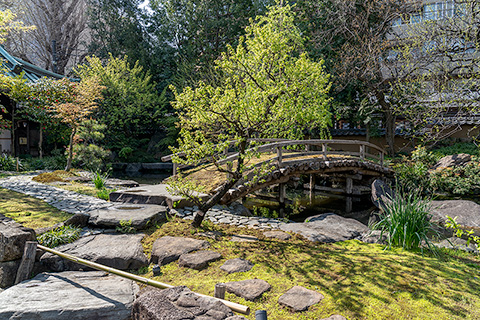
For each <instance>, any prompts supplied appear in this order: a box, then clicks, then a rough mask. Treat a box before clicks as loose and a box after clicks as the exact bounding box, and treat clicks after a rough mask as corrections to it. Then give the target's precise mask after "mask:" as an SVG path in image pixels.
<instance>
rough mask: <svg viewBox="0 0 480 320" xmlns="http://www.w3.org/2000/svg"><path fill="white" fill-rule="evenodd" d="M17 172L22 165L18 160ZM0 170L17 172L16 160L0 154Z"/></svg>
mask: <svg viewBox="0 0 480 320" xmlns="http://www.w3.org/2000/svg"><path fill="white" fill-rule="evenodd" d="M18 167H19V170H22V169H23V163H22V162H21V161H20V159H19V160H18ZM0 170H3V171H15V170H17V158H15V157H12V156H9V155H6V154H2V155H0Z"/></svg>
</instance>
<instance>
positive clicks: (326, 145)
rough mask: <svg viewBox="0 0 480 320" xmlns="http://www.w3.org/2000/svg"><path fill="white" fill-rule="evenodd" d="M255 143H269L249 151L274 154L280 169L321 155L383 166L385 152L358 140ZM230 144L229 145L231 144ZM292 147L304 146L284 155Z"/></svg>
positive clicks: (228, 158)
mask: <svg viewBox="0 0 480 320" xmlns="http://www.w3.org/2000/svg"><path fill="white" fill-rule="evenodd" d="M252 140H254V141H256V142H270V143H267V144H264V145H260V146H257V147H255V148H252V149H249V151H256V152H259V153H265V152H276V153H277V156H276V157H274V158H271V159H269V161H276V162H277V164H278V166H279V167H281V166H282V165H283V163H284V162H285V161H284V160H285V159H290V158H298V157H303V156H312V155H321V156H322V157H323V159H324V160H327V159H328V156H332V155H336V156H345V157H355V158H358V159H360V160H362V161H367V160H370V159H374V160H377V161H378V162H379V164H380V165H382V166H383V165H384V159H385V150H384V149H382V148H381V147H379V146H377V145H375V144H373V143H370V142H366V141H359V140H321V139H311V140H285V139H252ZM233 143H234V142H232V143H231V144H233ZM334 145H343V146H350V147H351V146H354V147H358V151H343V150H334V149H333V148H331V146H334ZM292 146H305V148H304V150H302V151H298V150H297V151H295V150H288V152H289V153H285V151H286V150H284V148H285V147H292ZM312 147H318V148H319V149H321V150H319V151H317V150H313V148H312ZM370 150H374V151H375V154H372V153H371V151H370ZM184 155H185V154H184V153H178V154H175V156H180V157H182V156H184ZM173 156H174V155H168V156H165V157H162V161H169V160H171V159H172V157H173ZM223 156H225V158H224V159H222V160H219V161H217V164H218V165H223V164H229V163H231V162H233V161H235V160H237V159H238V156H239V153H238V152H235V153H232V154H230V155H228V150H225V151H224V155H223ZM182 167H186V165H182V166H177V165H176V164H174V167H173V175H175V174H176V172H177V169H178V168H182Z"/></svg>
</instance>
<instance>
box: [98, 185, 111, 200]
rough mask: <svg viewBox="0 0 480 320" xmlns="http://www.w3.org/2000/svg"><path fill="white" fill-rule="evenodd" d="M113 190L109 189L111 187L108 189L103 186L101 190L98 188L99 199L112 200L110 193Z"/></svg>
mask: <svg viewBox="0 0 480 320" xmlns="http://www.w3.org/2000/svg"><path fill="white" fill-rule="evenodd" d="M112 191H113V190H109V189H106V188H103V189H101V190H98V191H97V198H99V199H103V200H107V201H108V200H110V193H111V192H112Z"/></svg>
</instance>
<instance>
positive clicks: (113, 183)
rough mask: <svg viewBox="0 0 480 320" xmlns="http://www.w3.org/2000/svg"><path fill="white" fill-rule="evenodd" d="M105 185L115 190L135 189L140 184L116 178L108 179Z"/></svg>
mask: <svg viewBox="0 0 480 320" xmlns="http://www.w3.org/2000/svg"><path fill="white" fill-rule="evenodd" d="M105 184H106V185H107V186H110V187H115V188H121V187H122V188H135V187H138V186H139V184H138V182H137V181H134V180H121V179H114V178H108V179H107V180H105Z"/></svg>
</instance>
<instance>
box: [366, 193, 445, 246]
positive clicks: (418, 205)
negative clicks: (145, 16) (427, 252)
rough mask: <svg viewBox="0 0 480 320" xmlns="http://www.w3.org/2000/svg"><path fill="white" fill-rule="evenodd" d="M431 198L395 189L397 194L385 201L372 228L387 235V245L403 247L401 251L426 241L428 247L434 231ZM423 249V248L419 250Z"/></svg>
mask: <svg viewBox="0 0 480 320" xmlns="http://www.w3.org/2000/svg"><path fill="white" fill-rule="evenodd" d="M430 207H431V204H430V201H429V200H426V199H423V198H421V197H419V196H418V195H416V194H413V193H410V194H408V195H407V194H405V193H403V192H398V193H397V195H396V197H395V198H393V199H389V200H388V201H386V202H385V205H384V207H383V208H382V211H381V213H380V221H378V222H377V223H375V224H374V225H373V226H372V228H373V229H375V230H381V235H380V236H381V237H382V236H383V235H386V237H387V242H388V248H391V247H402V248H403V249H404V250H413V249H418V248H419V247H420V246H421V245H423V243H425V244H426V245H427V246H428V247H429V248H430V249H433V247H432V246H431V245H430V240H429V236H430V235H431V234H435V233H436V231H435V229H434V225H433V223H432V222H430ZM422 250H423V249H422Z"/></svg>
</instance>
